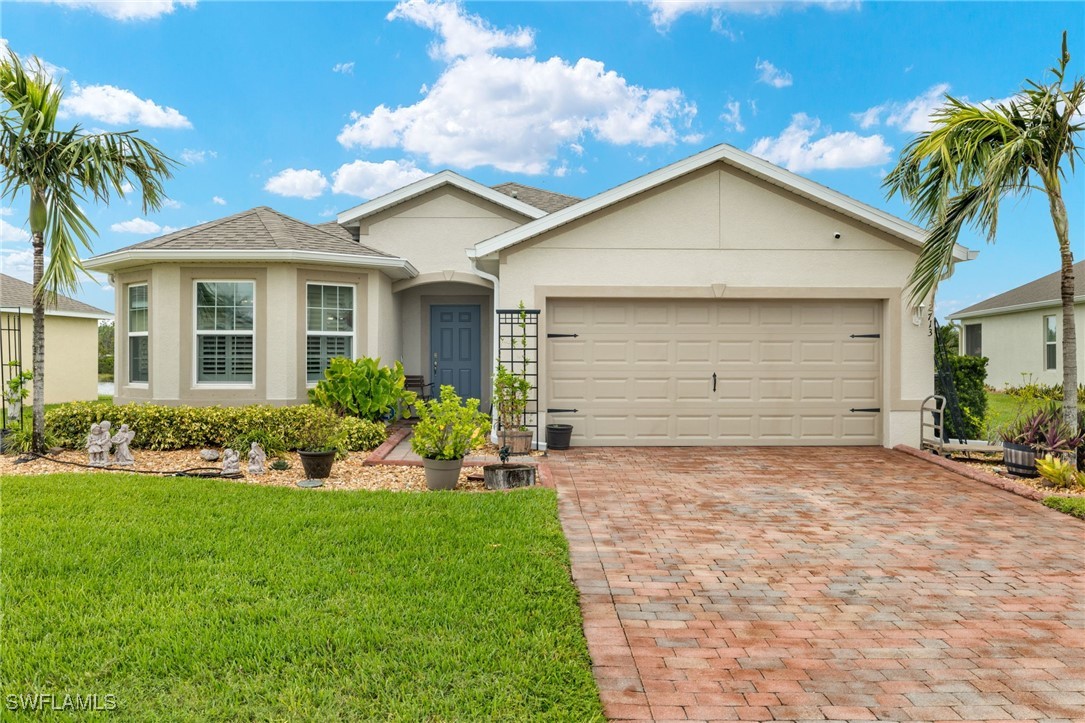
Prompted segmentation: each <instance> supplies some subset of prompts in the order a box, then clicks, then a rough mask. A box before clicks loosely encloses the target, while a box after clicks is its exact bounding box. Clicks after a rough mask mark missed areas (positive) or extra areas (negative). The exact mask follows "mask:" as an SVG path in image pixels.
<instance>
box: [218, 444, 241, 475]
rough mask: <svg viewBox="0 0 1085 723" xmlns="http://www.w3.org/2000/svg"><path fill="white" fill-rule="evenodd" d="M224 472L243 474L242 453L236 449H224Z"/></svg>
mask: <svg viewBox="0 0 1085 723" xmlns="http://www.w3.org/2000/svg"><path fill="white" fill-rule="evenodd" d="M222 473H223V474H241V455H239V454H238V453H237V452H236V451H235V450H232V449H224V450H223V451H222Z"/></svg>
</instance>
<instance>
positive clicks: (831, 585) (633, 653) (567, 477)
mask: <svg viewBox="0 0 1085 723" xmlns="http://www.w3.org/2000/svg"><path fill="white" fill-rule="evenodd" d="M549 466H550V468H551V473H552V476H553V480H554V483H555V485H556V487H557V489H558V492H559V499H560V510H561V519H562V523H563V525H564V528H565V532H566V535H567V536H568V539H569V543H570V548H571V553H572V560H573V576H574V579H575V581H576V584H577V586H578V587H579V589H580V592H581V606H582V609H583V613H584V627H585V632H586V634H587V639H588V645H589V650H590V652H591V656H592V661H593V666H594V671H595V675H596V679H597V680H598V682H599V685H600V688H601V691H602V696H603V702H604V704H605V706H606V712H607V714H608V716H610V717H611V718H613V719H638V720H643V719H655V720H688V719H698V720H761V721H766V720H818V721H822V720H894V721H914V720H921V721H941V720H1062V721H1071V720H1085V524H1083V523H1082V522H1080V521H1077V520H1075V519H1073V518H1070V517H1067V516H1064V515H1061V514H1059V513H1056V512H1054V511H1052V510H1048V509H1046V508H1044V507H1042V506H1040V505H1039V504H1037V503H1035V502H1030V501H1027V500H1024V499H1021V498H1019V497H1016V496H1014V495H1012V494H1009V493H1006V492H1003V491H1000V490H996V489H993V488H991V487H988V486H985V485H983V484H980V483H978V482H974V481H972V480H968V479H965V478H963V477H959V476H957V475H954V474H952V473H951V472H948V471H946V470H943V469H940V468H936V467H934V466H932V465H930V464H928V463H926V462H924V461H922V460H918V459H915V458H912V457H909V456H907V455H904V454H902V453H899V452H893V451H890V450H885V449H881V448H863V449H858V448H852V449H811V448H801V449H800V448H790V449H767V448H700V449H691V448H685V449H643V448H642V449H601V448H597V449H573V450H570V451H568V452H564V453H562V452H553V453H551V455H550V458H549Z"/></svg>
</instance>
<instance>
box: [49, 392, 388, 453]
mask: <svg viewBox="0 0 1085 723" xmlns="http://www.w3.org/2000/svg"><path fill="white" fill-rule="evenodd" d="M103 419H108V420H110V421H111V422H113V423H114V425H116V426H120V425H121V424H127V425H128V426H129V428H130V429H132V431H134V432H135V433H136V437H135V439H134V440H132V447H134V448H139V449H154V450H171V449H184V448H186V447H226V446H229V445H232V444H239V443H240V442H243V441H245V440H246V439H247V440H248V441H249V442H252V441H257V442H260V443H261V444H264V443H265V442H267V443H268V444H269V445H270V446H271V448H276V447H278V448H279V449H297V448H298V447H300V446H302V444H303V442H304V441H306V440H303V439H302V437H303V435H304V434H305V432H306V430H309V429H311V428H313V427H316V426H320V425H323V424H328V423H331V424H334V425H336V426H339V425H342V424H343V420H342V419H340V418H339V417H337V416H336V415H335V413H334V412H332V411H330V410H327V409H321V408H319V407H315V406H313V405H311V404H303V405H298V406H291V407H272V406H269V405H250V406H245V407H186V406H180V407H166V406H162V405H155V404H122V405H118V406H115V405H113V404H110V403H108V402H70V403H68V404H61V405H60V406H58V407H55V408H54V409H50V410H49V411H48V412H46V414H45V426H46V429H47V430H48V431H49V432H51V433H52V434H53V435H54V436H55V437H56V443H57V444H58V445H59V446H62V447H67V448H69V449H82V447H83V445H84V442H85V441H86V436H87V432H88V430H89V429H90V425H92V424H94V423H95V422H100V421H102V420H103ZM376 426H377V427H380V428H381V429H380V430H379V431H378V430H377V429H374V428H370V429H369V432H368V434H367V436H365V438H364V441H365V442H366V443H369V442H374V444H373V446H374V447H375V446H377V445H378V444H380V442H383V441H384V432H383V425H376ZM253 435H261V436H260V437H256V436H253ZM247 448H248V444H247V443H246V444H245V445H244V447H241V449H247ZM235 449H238V448H237V447H235ZM265 450H267V451H268V452H269V453H270V449H269V448H268V447H265Z"/></svg>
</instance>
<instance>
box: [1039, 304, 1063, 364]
mask: <svg viewBox="0 0 1085 723" xmlns="http://www.w3.org/2000/svg"><path fill="white" fill-rule="evenodd" d="M1056 316H1057V314H1045V315H1044V317H1043V321H1044V326H1043V340H1044V358H1043V365H1044V371H1045V372H1054V371H1058V370H1059V322H1058V320H1056V321H1055V341H1048V340H1047V320H1048V319H1055V317H1056ZM1049 346H1054V347H1055V366H1053V367H1049V366H1048V365H1047V348H1048V347H1049Z"/></svg>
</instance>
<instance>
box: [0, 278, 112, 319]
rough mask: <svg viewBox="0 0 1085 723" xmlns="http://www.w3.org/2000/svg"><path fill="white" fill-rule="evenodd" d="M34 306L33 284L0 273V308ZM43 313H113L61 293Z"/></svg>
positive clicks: (97, 314)
mask: <svg viewBox="0 0 1085 723" xmlns="http://www.w3.org/2000/svg"><path fill="white" fill-rule="evenodd" d="M33 306H34V285H33V284H28V283H27V282H25V281H23V280H22V279H17V278H15V277H14V276H8V275H7V274H0V308H2V309H15V308H22V309H27V310H29V309H31V308H33ZM45 313H47V314H50V313H53V314H58V315H64V314H78V315H80V316H83V315H86V316H95V317H98V318H102V319H107V318H109V317H111V316H113V314H111V313H109V312H108V311H103V310H102V309H99V308H98V307H96V306H91V305H90V304H84V303H83V302H82V301H79V300H77V299H73V298H71V297H68V296H64V295H63V294H57V295H56V300H55V301H54V302H53V303H51V304H46V306H45Z"/></svg>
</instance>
